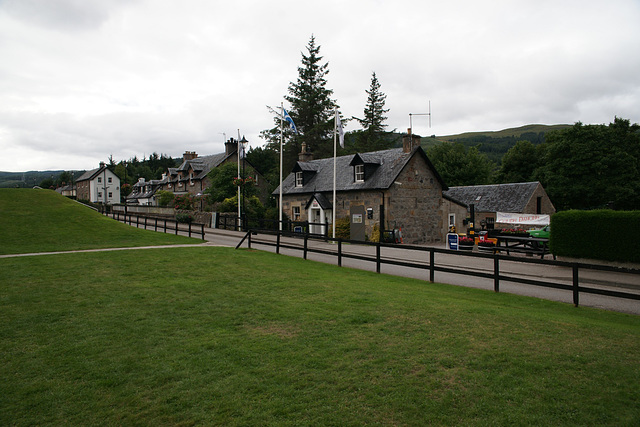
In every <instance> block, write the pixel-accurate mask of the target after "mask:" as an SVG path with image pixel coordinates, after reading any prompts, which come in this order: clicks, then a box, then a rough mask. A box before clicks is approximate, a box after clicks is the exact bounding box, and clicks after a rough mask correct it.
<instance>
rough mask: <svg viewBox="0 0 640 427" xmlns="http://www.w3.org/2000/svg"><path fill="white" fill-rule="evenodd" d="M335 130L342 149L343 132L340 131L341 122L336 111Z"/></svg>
mask: <svg viewBox="0 0 640 427" xmlns="http://www.w3.org/2000/svg"><path fill="white" fill-rule="evenodd" d="M336 128H337V129H338V137H339V138H340V147H342V148H344V130H342V120H340V113H338V110H336Z"/></svg>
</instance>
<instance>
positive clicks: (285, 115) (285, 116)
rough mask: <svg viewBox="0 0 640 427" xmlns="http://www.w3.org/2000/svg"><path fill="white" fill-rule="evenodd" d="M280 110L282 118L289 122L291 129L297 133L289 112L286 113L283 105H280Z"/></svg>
mask: <svg viewBox="0 0 640 427" xmlns="http://www.w3.org/2000/svg"><path fill="white" fill-rule="evenodd" d="M282 112H283V113H284V119H285V120H286V121H288V122H289V124H290V125H291V130H292V131H293V132H294V133H298V129H297V128H296V124H295V123H293V119H292V118H291V116H290V115H289V113H287V110H285V109H284V107H282Z"/></svg>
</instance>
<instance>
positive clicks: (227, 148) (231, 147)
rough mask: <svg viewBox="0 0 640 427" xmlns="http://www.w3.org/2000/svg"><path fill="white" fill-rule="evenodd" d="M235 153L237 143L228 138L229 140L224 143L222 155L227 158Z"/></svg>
mask: <svg viewBox="0 0 640 427" xmlns="http://www.w3.org/2000/svg"><path fill="white" fill-rule="evenodd" d="M236 151H238V141H236V140H235V139H233V138H229V140H228V141H227V142H225V143H224V153H225V154H226V155H227V156H228V155H231V154H233V153H235V152H236Z"/></svg>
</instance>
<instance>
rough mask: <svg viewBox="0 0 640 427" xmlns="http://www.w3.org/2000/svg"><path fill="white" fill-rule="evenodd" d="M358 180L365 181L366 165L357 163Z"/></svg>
mask: <svg viewBox="0 0 640 427" xmlns="http://www.w3.org/2000/svg"><path fill="white" fill-rule="evenodd" d="M355 173H356V182H364V165H355Z"/></svg>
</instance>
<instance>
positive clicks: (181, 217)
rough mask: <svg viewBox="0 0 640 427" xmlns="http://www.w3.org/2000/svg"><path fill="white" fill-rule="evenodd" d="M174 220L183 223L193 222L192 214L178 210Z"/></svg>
mask: <svg viewBox="0 0 640 427" xmlns="http://www.w3.org/2000/svg"><path fill="white" fill-rule="evenodd" d="M176 221H178V222H181V223H184V224H190V223H192V222H193V216H191V214H188V213H185V212H180V213H177V214H176Z"/></svg>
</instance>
